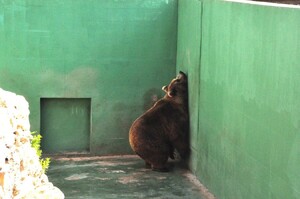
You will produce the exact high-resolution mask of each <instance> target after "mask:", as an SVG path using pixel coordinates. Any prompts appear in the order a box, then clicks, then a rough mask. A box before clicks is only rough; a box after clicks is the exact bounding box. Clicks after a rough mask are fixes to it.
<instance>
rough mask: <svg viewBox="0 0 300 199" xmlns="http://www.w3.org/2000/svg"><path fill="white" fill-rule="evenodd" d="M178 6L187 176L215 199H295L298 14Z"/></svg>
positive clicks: (299, 175) (299, 130)
mask: <svg viewBox="0 0 300 199" xmlns="http://www.w3.org/2000/svg"><path fill="white" fill-rule="evenodd" d="M178 6H179V12H178V16H179V19H178V56H177V70H183V71H185V72H187V73H188V76H189V78H190V79H189V84H190V85H189V93H190V96H189V97H190V112H191V139H192V142H191V143H192V158H191V167H192V169H193V171H194V173H195V174H196V175H197V176H198V178H199V179H200V180H201V181H202V182H203V183H204V184H205V185H206V186H207V187H208V188H209V190H210V191H211V192H212V193H214V194H215V195H216V197H217V198H222V199H232V198H243V199H248V198H249V199H250V198H261V199H268V198H269V199H277V198H278V199H282V198H289V199H296V198H300V172H299V171H300V170H299V165H300V121H299V118H300V109H299V107H300V100H299V99H300V90H299V87H300V67H299V66H300V56H299V55H300V20H299V18H300V8H288V7H285V8H280V7H276V6H274V5H271V4H269V5H268V6H262V5H250V4H245V3H233V2H222V1H198V0H190V1H185V0H179V3H178ZM191 24H192V25H191Z"/></svg>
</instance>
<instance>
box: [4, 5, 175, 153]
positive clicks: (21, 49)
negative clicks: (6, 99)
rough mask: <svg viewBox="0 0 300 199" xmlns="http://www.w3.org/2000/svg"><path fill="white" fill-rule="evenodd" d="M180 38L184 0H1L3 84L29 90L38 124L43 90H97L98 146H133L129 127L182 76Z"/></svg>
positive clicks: (122, 149) (94, 134)
mask: <svg viewBox="0 0 300 199" xmlns="http://www.w3.org/2000/svg"><path fill="white" fill-rule="evenodd" d="M176 40H177V1H176V0H167V1H166V0H147V1H142V0H130V1H124V0H109V1H108V0H76V1H74V0H51V1H50V0H49V1H40V0H9V1H8V0H7V1H6V0H5V1H0V87H1V88H3V89H6V90H10V91H13V92H16V93H18V94H21V95H24V96H25V97H26V99H27V100H28V101H29V103H30V111H31V114H30V121H31V130H34V131H39V130H40V115H41V112H40V98H90V99H91V132H90V140H91V142H90V150H91V152H92V153H97V154H126V153H131V149H130V147H129V144H128V129H129V127H130V125H131V123H132V121H133V120H134V119H135V118H136V117H138V115H140V114H141V113H142V112H143V111H144V107H145V106H148V104H149V103H150V102H151V99H152V96H153V95H157V96H161V95H163V93H162V91H161V90H160V88H161V87H162V85H165V84H166V83H168V81H169V80H170V79H171V78H172V77H173V76H174V74H175V64H176V63H175V62H176ZM61 112H62V113H64V112H65V110H62V111H61ZM57 115H58V117H60V116H61V115H62V114H60V112H59V111H58V112H57ZM62 119H65V120H66V121H67V120H68V118H63V117H62ZM62 128H64V127H62ZM74 128H76V127H74ZM66 131H68V133H70V132H69V131H70V130H68V129H67V128H66Z"/></svg>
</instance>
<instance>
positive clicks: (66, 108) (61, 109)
mask: <svg viewBox="0 0 300 199" xmlns="http://www.w3.org/2000/svg"><path fill="white" fill-rule="evenodd" d="M40 105H41V131H40V132H41V135H42V136H43V138H42V142H41V148H42V150H43V152H44V153H48V154H60V153H63V154H65V153H88V152H89V151H90V131H91V99H90V98H41V102H40Z"/></svg>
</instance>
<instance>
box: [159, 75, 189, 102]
mask: <svg viewBox="0 0 300 199" xmlns="http://www.w3.org/2000/svg"><path fill="white" fill-rule="evenodd" d="M162 90H163V91H165V92H166V97H167V98H171V99H172V98H174V99H175V98H181V99H182V100H186V99H187V95H188V93H187V90H188V83H187V76H186V74H184V73H183V72H182V71H180V72H179V74H178V75H177V77H176V78H174V79H172V81H171V82H170V84H169V85H167V86H163V87H162Z"/></svg>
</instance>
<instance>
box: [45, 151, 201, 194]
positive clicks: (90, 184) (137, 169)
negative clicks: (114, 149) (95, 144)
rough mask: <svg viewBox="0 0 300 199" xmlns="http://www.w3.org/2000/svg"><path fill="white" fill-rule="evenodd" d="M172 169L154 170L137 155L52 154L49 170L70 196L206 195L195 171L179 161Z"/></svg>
mask: <svg viewBox="0 0 300 199" xmlns="http://www.w3.org/2000/svg"><path fill="white" fill-rule="evenodd" d="M170 167H171V171H170V172H167V173H161V172H154V171H151V170H150V169H147V168H145V166H144V162H143V161H142V160H141V159H139V158H138V157H137V156H107V157H106V156H104V157H76V158H70V157H69V158H64V157H59V158H58V157H56V158H54V157H52V162H51V165H50V168H49V171H48V173H47V175H48V177H49V180H50V181H51V182H52V183H53V184H54V185H55V186H57V187H58V188H60V189H61V190H62V191H63V192H64V194H65V197H66V199H80V198H84V199H87V198H91V199H92V198H93V199H96V198H118V199H119V198H120V199H123V198H128V199H132V198H170V199H176V198H181V199H182V198H186V199H194V198H195V199H205V198H204V197H203V196H202V194H201V192H200V190H201V186H200V185H199V184H198V183H197V180H196V181H195V178H194V177H193V175H192V174H191V173H190V172H189V171H187V170H186V169H183V168H182V167H181V166H180V165H179V164H178V162H171V163H170Z"/></svg>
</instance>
